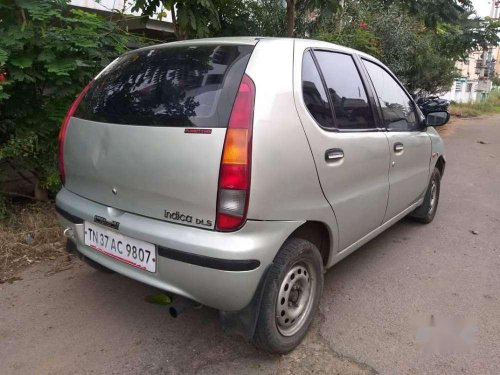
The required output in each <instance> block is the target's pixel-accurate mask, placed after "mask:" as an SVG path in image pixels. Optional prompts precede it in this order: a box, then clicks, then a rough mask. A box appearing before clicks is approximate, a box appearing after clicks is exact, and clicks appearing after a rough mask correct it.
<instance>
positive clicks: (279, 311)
mask: <svg viewBox="0 0 500 375" xmlns="http://www.w3.org/2000/svg"><path fill="white" fill-rule="evenodd" d="M315 278H316V275H315V274H314V269H313V267H312V265H311V264H310V263H308V262H305V261H301V262H298V263H296V264H295V265H293V266H292V268H291V269H290V271H288V273H287V274H286V276H285V278H284V279H283V281H282V283H281V286H280V289H279V293H278V300H277V301H276V325H277V327H278V330H279V332H280V333H281V334H282V335H284V336H291V335H293V334H295V333H297V331H298V330H300V328H301V327H302V326H303V325H304V323H305V322H306V320H307V317H308V315H309V312H310V311H311V308H312V304H313V301H314V296H315V293H316V287H315V283H314V280H315Z"/></svg>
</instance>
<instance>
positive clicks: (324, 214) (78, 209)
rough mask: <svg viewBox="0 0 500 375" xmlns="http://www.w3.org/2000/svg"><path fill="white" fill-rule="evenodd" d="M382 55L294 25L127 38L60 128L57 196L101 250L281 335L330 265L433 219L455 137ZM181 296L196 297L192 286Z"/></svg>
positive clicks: (93, 259)
mask: <svg viewBox="0 0 500 375" xmlns="http://www.w3.org/2000/svg"><path fill="white" fill-rule="evenodd" d="M448 119H449V115H448V113H447V112H436V113H431V114H428V115H427V117H426V118H425V117H424V116H423V115H422V113H421V112H420V110H419V109H418V107H417V106H416V104H415V102H414V101H413V100H412V98H411V96H410V95H409V94H408V92H407V91H406V90H405V89H404V88H403V86H402V85H401V83H399V81H398V80H397V79H396V78H395V76H394V75H393V74H392V73H391V72H390V70H389V69H387V68H386V67H385V66H384V65H383V64H382V63H381V62H380V61H378V60H376V59H374V58H373V57H371V56H369V55H366V54H364V53H361V52H358V51H355V50H351V49H348V48H344V47H341V46H338V45H334V44H330V43H325V42H320V41H314V40H299V39H273V38H254V37H251V38H250V37H245V38H217V39H204V40H191V41H185V42H176V43H168V44H163V45H157V46H152V47H147V48H143V49H139V50H135V51H132V52H128V53H126V54H124V55H123V56H121V57H119V58H118V59H116V60H115V61H114V62H112V63H111V64H110V65H109V66H108V67H107V68H105V69H104V70H103V71H102V72H101V73H100V74H99V75H98V76H97V77H95V79H94V80H92V82H90V83H89V85H87V86H86V87H85V89H84V90H83V91H82V93H81V94H80V95H79V97H78V98H77V99H76V100H75V102H74V103H73V104H72V106H71V108H70V109H69V111H68V114H67V116H66V118H65V120H64V122H63V125H62V128H61V133H60V136H59V162H60V173H61V178H62V181H63V185H64V186H63V188H62V189H61V191H60V192H59V193H58V195H57V199H56V208H57V211H58V214H59V218H60V221H61V223H62V225H63V227H64V228H66V229H65V234H66V236H67V237H68V239H69V241H68V247H69V249H73V250H77V251H78V252H79V253H80V254H81V255H82V256H83V258H84V259H85V260H87V262H89V263H90V264H91V265H94V266H95V267H96V268H101V269H105V270H111V271H116V272H118V273H120V274H123V275H125V276H128V277H130V278H133V279H136V280H138V281H141V282H143V283H146V284H149V285H152V286H154V287H157V288H160V289H162V290H165V291H168V292H170V293H172V294H174V295H175V296H177V297H176V299H175V300H174V306H173V310H172V311H173V313H174V315H175V313H176V311H177V312H179V311H180V309H181V307H178V310H175V307H176V306H181V305H184V306H186V304H188V303H187V302H186V301H194V302H196V303H198V304H203V305H207V306H210V307H213V308H215V309H218V310H220V317H221V322H222V325H223V327H224V328H225V329H226V330H227V331H230V332H237V333H240V334H242V335H243V336H244V337H246V338H247V339H250V340H252V341H253V342H254V343H255V344H256V345H257V346H258V347H260V348H262V349H264V350H266V351H269V352H277V353H286V352H288V351H290V350H292V349H293V348H294V347H296V346H297V345H298V344H299V343H300V341H301V340H302V339H303V337H304V336H305V334H306V332H307V330H308V328H309V326H310V324H311V320H312V319H313V316H314V314H315V313H316V311H317V310H318V305H319V301H320V296H321V292H322V289H323V273H324V272H325V270H326V269H327V268H330V267H331V266H333V265H334V264H335V263H337V262H339V261H340V260H341V259H343V258H344V257H346V256H347V255H349V254H350V253H352V252H353V251H354V250H356V249H357V248H359V247H360V246H362V245H363V244H365V243H366V242H368V241H369V240H370V239H372V238H374V237H375V236H377V235H378V234H379V233H381V232H382V231H384V230H385V229H387V228H388V227H390V226H391V225H393V224H394V223H396V222H397V221H398V220H400V219H402V218H403V217H405V216H407V215H411V216H412V217H414V218H416V219H417V220H419V221H421V222H424V223H429V222H431V221H432V219H433V218H434V215H435V214H436V209H437V205H438V200H439V188H440V180H441V176H442V175H443V172H444V168H445V158H444V151H443V142H442V140H441V138H440V137H439V135H438V134H437V132H436V131H435V130H434V128H433V127H432V126H438V125H443V124H445V123H446V122H447V121H448ZM183 301H184V302H183Z"/></svg>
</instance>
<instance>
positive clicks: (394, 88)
mask: <svg viewBox="0 0 500 375" xmlns="http://www.w3.org/2000/svg"><path fill="white" fill-rule="evenodd" d="M363 63H364V64H365V67H366V69H367V70H368V74H369V75H370V78H371V80H372V83H373V86H374V87H375V91H376V93H377V96H378V100H379V102H380V107H381V109H382V115H383V116H384V122H385V126H386V127H387V129H388V130H392V131H415V130H419V128H420V126H419V124H418V121H417V117H416V115H415V109H414V107H413V103H412V101H411V100H410V98H409V97H408V95H407V94H406V93H405V92H404V91H403V89H402V88H401V86H399V84H398V83H397V82H396V80H394V78H392V76H391V75H390V74H389V73H387V72H386V71H385V70H384V69H382V68H381V67H380V66H378V65H377V64H374V63H372V62H370V61H367V60H363Z"/></svg>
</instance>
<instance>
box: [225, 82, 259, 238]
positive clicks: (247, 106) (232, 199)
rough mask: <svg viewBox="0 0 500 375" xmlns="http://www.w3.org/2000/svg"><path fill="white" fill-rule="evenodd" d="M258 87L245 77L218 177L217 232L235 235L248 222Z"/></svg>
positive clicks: (231, 118) (229, 128) (229, 126)
mask: <svg viewBox="0 0 500 375" xmlns="http://www.w3.org/2000/svg"><path fill="white" fill-rule="evenodd" d="M254 101H255V85H254V83H253V81H252V80H251V79H250V78H249V77H248V76H247V75H244V76H243V79H242V80H241V83H240V87H239V89H238V93H237V94H236V98H235V100H234V105H233V109H232V111H231V117H230V118H229V124H228V127H227V131H226V139H225V141H224V149H223V151H222V160H221V166H220V174H219V190H218V198H217V221H216V229H217V230H220V231H225V232H228V231H234V230H237V229H239V228H240V227H241V226H242V225H243V224H244V223H245V220H246V218H247V210H248V198H249V195H250V163H251V160H252V122H253V108H254Z"/></svg>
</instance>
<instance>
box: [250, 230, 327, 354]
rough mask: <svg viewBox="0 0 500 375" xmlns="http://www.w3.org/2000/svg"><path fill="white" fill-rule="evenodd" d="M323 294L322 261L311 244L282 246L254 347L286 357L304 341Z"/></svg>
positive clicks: (300, 241)
mask: <svg viewBox="0 0 500 375" xmlns="http://www.w3.org/2000/svg"><path fill="white" fill-rule="evenodd" d="M322 291H323V261H322V258H321V254H320V252H319V250H318V248H317V247H316V246H315V245H314V244H312V243H311V242H309V241H307V240H303V239H299V238H293V239H290V240H288V241H287V242H285V244H284V245H283V247H282V248H281V249H280V251H279V252H278V254H277V255H276V257H275V259H274V262H273V265H272V266H271V269H270V270H269V277H268V281H267V284H266V289H265V290H264V294H263V298H262V303H261V307H260V312H259V317H258V320H257V327H256V330H255V334H254V337H253V342H254V344H255V345H256V346H257V347H259V348H260V349H262V350H265V351H267V352H270V353H279V354H285V353H288V352H290V351H291V350H293V349H294V348H295V347H296V346H297V345H298V344H299V343H300V342H301V341H302V339H303V338H304V337H305V335H306V333H307V331H308V329H309V326H310V324H311V321H312V319H313V317H314V315H315V314H316V312H317V310H318V306H319V301H320V298H321V293H322Z"/></svg>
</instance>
